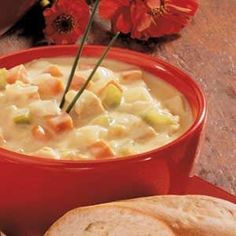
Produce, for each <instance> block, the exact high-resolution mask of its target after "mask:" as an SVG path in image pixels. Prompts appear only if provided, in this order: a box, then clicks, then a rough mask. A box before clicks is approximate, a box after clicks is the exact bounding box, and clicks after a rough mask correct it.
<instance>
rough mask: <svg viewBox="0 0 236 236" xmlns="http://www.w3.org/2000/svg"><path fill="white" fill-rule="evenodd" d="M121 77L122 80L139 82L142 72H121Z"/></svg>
mask: <svg viewBox="0 0 236 236" xmlns="http://www.w3.org/2000/svg"><path fill="white" fill-rule="evenodd" d="M121 75H122V78H123V79H124V80H140V79H142V76H143V72H142V71H141V70H130V71H124V72H122V73H121Z"/></svg>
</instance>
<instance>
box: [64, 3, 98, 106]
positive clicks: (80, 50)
mask: <svg viewBox="0 0 236 236" xmlns="http://www.w3.org/2000/svg"><path fill="white" fill-rule="evenodd" d="M98 4H99V0H96V2H95V4H94V7H93V11H92V14H91V16H90V19H89V22H88V25H87V27H86V30H85V33H84V36H83V38H82V40H81V44H80V47H79V50H78V53H77V55H76V57H75V60H74V64H73V66H72V69H71V72H70V76H69V78H68V81H67V84H66V88H65V91H64V93H63V95H62V99H61V103H60V108H61V109H62V108H63V106H64V104H65V97H66V93H67V92H68V90H69V88H70V85H71V82H72V80H73V77H74V74H75V71H76V67H77V65H78V63H79V59H80V57H81V54H82V51H83V48H84V44H85V42H86V40H87V38H88V34H89V32H90V29H91V27H92V23H93V20H94V16H95V13H96V10H97V7H98Z"/></svg>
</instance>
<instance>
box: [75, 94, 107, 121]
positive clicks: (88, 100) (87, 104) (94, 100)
mask: <svg viewBox="0 0 236 236" xmlns="http://www.w3.org/2000/svg"><path fill="white" fill-rule="evenodd" d="M75 112H76V113H77V114H78V115H79V116H80V118H82V119H83V118H89V117H93V116H98V115H100V114H102V113H104V112H105V109H104V107H103V105H102V103H101V101H100V99H99V98H98V97H97V96H96V95H95V94H94V93H92V92H90V91H88V90H85V91H84V92H83V94H82V95H81V97H80V99H79V100H78V101H77V102H76V104H75Z"/></svg>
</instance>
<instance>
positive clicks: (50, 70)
mask: <svg viewBox="0 0 236 236" xmlns="http://www.w3.org/2000/svg"><path fill="white" fill-rule="evenodd" d="M45 72H48V73H49V74H51V75H52V76H54V77H61V76H63V74H62V72H61V71H60V69H59V67H58V66H56V65H51V66H49V67H48V68H47V70H46V71H45Z"/></svg>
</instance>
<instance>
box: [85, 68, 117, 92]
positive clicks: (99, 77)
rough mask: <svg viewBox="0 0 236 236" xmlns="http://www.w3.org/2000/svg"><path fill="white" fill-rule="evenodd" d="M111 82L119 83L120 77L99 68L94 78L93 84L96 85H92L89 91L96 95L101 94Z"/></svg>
mask: <svg viewBox="0 0 236 236" xmlns="http://www.w3.org/2000/svg"><path fill="white" fill-rule="evenodd" d="M86 78H87V77H86ZM111 81H114V82H118V76H117V75H116V74H115V73H114V72H113V71H111V70H109V69H107V68H105V67H99V68H98V69H97V71H96V73H95V75H94V76H93V78H92V82H94V83H92V84H90V86H89V90H90V91H92V92H94V93H95V94H99V93H100V92H101V90H102V89H103V88H104V87H105V86H106V85H107V84H108V83H109V82H111Z"/></svg>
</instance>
